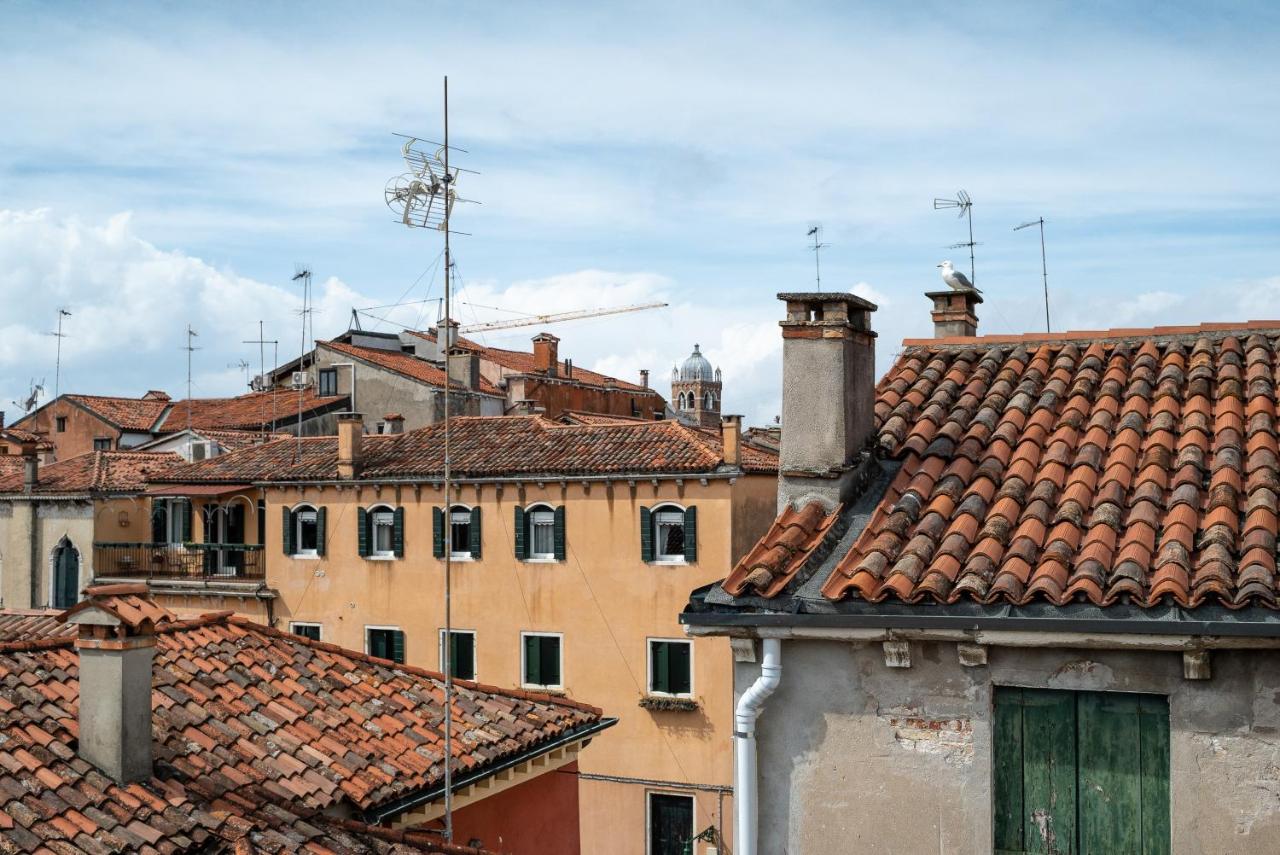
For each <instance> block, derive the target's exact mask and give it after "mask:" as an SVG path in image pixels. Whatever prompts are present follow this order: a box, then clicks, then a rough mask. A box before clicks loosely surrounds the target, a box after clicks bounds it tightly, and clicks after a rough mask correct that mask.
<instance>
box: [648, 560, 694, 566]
mask: <svg viewBox="0 0 1280 855" xmlns="http://www.w3.org/2000/svg"><path fill="white" fill-rule="evenodd" d="M649 563H650V564H653V565H655V566H657V567H679V566H681V565H683V564H688V563H689V562H688V561H686V560H684V559H683V558H655V559H653V560H652V561H650V562H649Z"/></svg>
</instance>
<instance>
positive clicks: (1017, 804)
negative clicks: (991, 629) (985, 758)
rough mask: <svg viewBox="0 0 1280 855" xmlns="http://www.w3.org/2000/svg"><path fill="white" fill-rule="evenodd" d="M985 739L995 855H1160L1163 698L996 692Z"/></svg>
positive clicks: (1163, 844)
mask: <svg viewBox="0 0 1280 855" xmlns="http://www.w3.org/2000/svg"><path fill="white" fill-rule="evenodd" d="M993 737H994V741H995V764H994V769H993V774H994V781H993V798H994V817H993V820H994V826H995V842H996V851H997V852H1000V853H1008V855H1024V853H1025V855H1031V853H1035V855H1100V853H1107V855H1167V853H1168V852H1169V846H1170V841H1169V705H1168V701H1167V700H1165V699H1164V698H1161V697H1154V696H1150V695H1130V694H1121V693H1112V692H1063V691H1053V690H1045V689H1018V688H1003V687H1000V688H997V689H996V696H995V717H994V732H993Z"/></svg>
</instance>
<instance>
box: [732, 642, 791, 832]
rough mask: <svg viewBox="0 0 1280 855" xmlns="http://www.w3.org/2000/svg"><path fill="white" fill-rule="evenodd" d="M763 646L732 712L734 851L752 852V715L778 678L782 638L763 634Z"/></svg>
mask: <svg viewBox="0 0 1280 855" xmlns="http://www.w3.org/2000/svg"><path fill="white" fill-rule="evenodd" d="M763 647H764V660H763V662H762V663H761V665H760V676H759V677H757V678H756V681H755V682H754V683H752V684H751V685H750V686H749V687H748V688H747V690H746V691H745V692H743V693H742V697H741V698H739V699H738V706H737V708H736V709H735V710H734V713H733V744H734V755H735V758H734V759H735V762H734V784H733V814H734V817H733V842H734V847H735V848H734V851H735V852H736V853H737V855H756V834H757V832H758V830H759V822H758V817H757V815H756V813H757V810H756V808H757V803H758V794H757V792H756V719H757V718H759V717H760V713H761V711H762V710H763V709H764V702H765V701H766V700H767V699H768V697H769V696H770V695H772V694H773V690H774V689H776V688H778V681H779V680H780V679H781V678H782V642H781V641H780V640H778V639H776V638H766V639H764V641H763Z"/></svg>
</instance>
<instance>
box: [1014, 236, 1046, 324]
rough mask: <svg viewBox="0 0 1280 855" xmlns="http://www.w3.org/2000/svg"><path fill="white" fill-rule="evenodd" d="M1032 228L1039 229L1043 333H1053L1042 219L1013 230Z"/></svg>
mask: <svg viewBox="0 0 1280 855" xmlns="http://www.w3.org/2000/svg"><path fill="white" fill-rule="evenodd" d="M1032 226H1039V227H1040V273H1041V275H1043V276H1044V331H1045V332H1053V330H1052V329H1051V328H1050V326H1049V262H1048V261H1046V260H1045V254H1044V217H1037V218H1036V219H1034V220H1027V221H1026V222H1025V223H1023V224H1022V225H1020V226H1014V227H1013V230H1014V231H1015V232H1020V231H1022V230H1023V229H1029V228H1031V227H1032Z"/></svg>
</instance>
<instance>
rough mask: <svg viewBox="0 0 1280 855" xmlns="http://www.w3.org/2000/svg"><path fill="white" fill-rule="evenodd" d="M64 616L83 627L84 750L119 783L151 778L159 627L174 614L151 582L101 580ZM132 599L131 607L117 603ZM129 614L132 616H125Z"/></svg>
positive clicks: (81, 716)
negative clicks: (154, 595)
mask: <svg viewBox="0 0 1280 855" xmlns="http://www.w3.org/2000/svg"><path fill="white" fill-rule="evenodd" d="M84 593H85V596H86V597H87V599H85V600H84V601H83V602H81V603H79V604H78V605H76V606H74V607H73V608H71V609H70V610H68V611H67V612H65V613H64V614H63V616H62V617H63V619H64V620H66V621H67V622H68V623H72V624H76V625H77V626H78V627H79V635H78V637H77V638H76V649H77V651H78V652H79V656H80V702H79V708H80V712H79V722H80V728H79V729H80V738H79V753H80V756H81V757H82V758H84V759H85V760H87V761H88V762H90V763H92V764H93V765H94V766H96V767H98V769H100V770H101V771H102V773H103V774H104V775H106V776H107V777H108V778H111V779H112V780H113V781H115V782H116V783H118V784H127V783H131V782H134V781H145V780H147V779H148V778H150V777H151V774H152V769H151V761H152V753H151V662H152V659H153V657H154V655H155V646H156V636H155V628H156V625H157V624H158V623H162V622H164V621H166V620H169V619H171V618H172V615H170V614H169V613H168V612H167V611H165V610H164V609H163V608H161V607H160V606H158V605H156V603H155V602H154V601H153V600H151V598H150V596H149V595H148V594H147V586H146V585H102V586H99V587H96V588H88V589H86V590H85V592H84ZM121 600H126V601H127V602H128V604H129V608H128V609H124V610H122V609H120V608H118V607H117V605H118V603H119V601H121ZM126 615H127V617H126Z"/></svg>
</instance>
